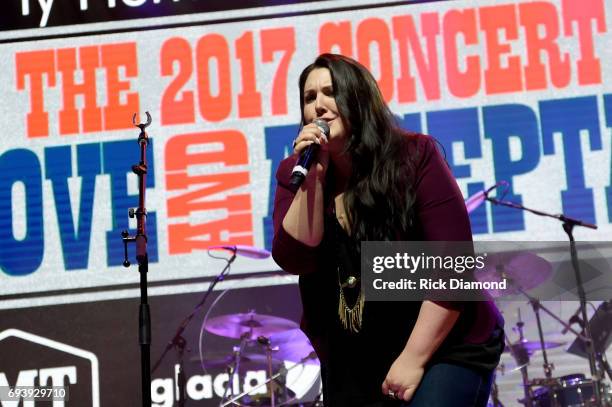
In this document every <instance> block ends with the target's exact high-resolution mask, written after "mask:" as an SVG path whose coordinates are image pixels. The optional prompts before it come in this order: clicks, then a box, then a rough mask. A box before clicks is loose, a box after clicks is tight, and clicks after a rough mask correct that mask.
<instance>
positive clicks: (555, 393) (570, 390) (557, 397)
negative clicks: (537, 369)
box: [533, 373, 609, 407]
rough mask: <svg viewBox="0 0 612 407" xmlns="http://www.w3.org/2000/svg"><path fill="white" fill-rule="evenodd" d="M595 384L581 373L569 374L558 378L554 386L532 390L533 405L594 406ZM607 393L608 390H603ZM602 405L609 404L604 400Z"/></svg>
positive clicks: (554, 406) (546, 406) (539, 406)
mask: <svg viewBox="0 0 612 407" xmlns="http://www.w3.org/2000/svg"><path fill="white" fill-rule="evenodd" d="M594 390H595V386H594V385H593V381H592V380H591V379H586V378H585V376H584V375H583V374H579V373H577V374H571V375H567V376H563V377H560V378H559V384H558V385H555V386H550V387H549V386H546V387H540V388H538V389H536V390H535V391H534V393H533V394H534V397H533V406H534V407H591V406H596V405H597V401H596V399H595V391H594ZM604 393H605V394H606V395H609V390H608V389H605V392H604ZM604 405H609V404H607V403H605V402H604Z"/></svg>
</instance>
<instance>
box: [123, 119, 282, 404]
mask: <svg viewBox="0 0 612 407" xmlns="http://www.w3.org/2000/svg"><path fill="white" fill-rule="evenodd" d="M134 117H135V116H134ZM147 117H148V118H150V117H149V115H148V113H147ZM145 127H146V126H145ZM141 130H142V132H144V128H141ZM219 248H221V249H223V250H227V251H230V252H231V253H232V255H231V257H229V258H224V257H217V256H214V255H212V254H211V253H210V250H213V249H219ZM254 253H257V255H254ZM208 255H209V256H211V257H213V258H216V259H221V260H225V261H226V262H227V264H226V265H225V267H224V268H223V270H221V273H219V274H218V275H217V276H216V277H215V279H214V280H213V281H212V282H211V284H210V285H209V287H208V290H207V291H206V293H205V294H204V295H203V296H202V299H201V300H200V302H199V303H197V304H196V306H195V307H194V308H193V310H192V311H191V312H190V313H189V315H187V316H186V317H185V318H184V319H183V321H181V323H180V324H179V326H178V328H177V330H176V332H175V334H174V336H173V338H172V339H171V340H170V341H168V343H167V345H166V348H165V349H164V351H163V352H162V354H161V355H160V357H159V358H158V359H157V362H155V364H154V365H153V368H152V369H151V371H150V374H153V373H154V372H155V371H156V370H157V368H158V367H159V366H160V365H161V362H162V361H163V360H164V358H165V357H166V354H168V352H169V351H170V349H172V348H174V349H176V351H177V365H178V371H176V372H175V374H176V376H177V383H179V400H178V405H179V406H183V405H185V400H186V399H185V387H184V385H185V383H184V378H185V373H184V362H183V354H184V351H185V347H186V345H187V341H186V339H185V338H184V337H183V336H182V335H183V332H184V331H185V329H186V328H187V326H188V325H189V323H190V322H191V320H192V319H193V318H194V317H195V315H196V313H197V312H198V311H199V310H200V308H202V307H203V306H204V304H205V303H206V300H207V299H208V297H209V296H210V294H211V293H212V291H213V289H214V288H215V286H216V285H217V283H219V282H220V281H223V280H224V279H225V277H226V276H227V275H228V274H229V272H230V267H231V265H232V263H233V262H234V260H236V257H237V256H238V255H241V256H246V257H250V258H258V259H263V258H266V257H270V255H271V253H270V252H269V251H267V250H263V249H257V248H254V247H249V246H223V247H213V248H209V250H208ZM149 382H150V380H149ZM149 387H150V386H149Z"/></svg>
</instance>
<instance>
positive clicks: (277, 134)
mask: <svg viewBox="0 0 612 407" xmlns="http://www.w3.org/2000/svg"><path fill="white" fill-rule="evenodd" d="M298 130H299V126H298V125H289V126H275V127H266V128H265V138H266V158H267V159H268V160H270V161H271V163H270V168H272V171H273V172H275V171H276V170H277V169H278V166H279V165H280V162H281V161H282V160H284V159H285V158H287V157H288V156H289V155H290V154H291V152H292V151H293V150H292V148H293V147H292V145H293V139H294V138H295V137H296V136H297V134H298ZM269 191H270V193H269V194H268V214H267V215H266V216H265V217H264V219H263V229H264V242H265V247H266V249H267V250H272V238H273V237H274V223H273V221H272V211H273V209H274V194H275V191H276V176H275V174H271V177H270V190H269Z"/></svg>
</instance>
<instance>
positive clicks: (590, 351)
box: [485, 192, 602, 406]
mask: <svg viewBox="0 0 612 407" xmlns="http://www.w3.org/2000/svg"><path fill="white" fill-rule="evenodd" d="M485 200H487V201H489V202H491V203H492V204H494V205H501V206H507V207H510V208H514V209H520V210H523V211H527V212H531V213H533V214H535V215H538V216H544V217H549V218H554V219H557V220H559V221H561V222H562V223H563V230H564V231H565V233H566V234H567V236H568V238H569V242H570V254H571V258H572V266H573V268H574V275H575V278H576V285H577V289H578V298H579V299H580V314H581V316H582V320H583V321H584V336H583V342H584V345H585V348H586V353H587V355H588V361H589V369H590V372H591V377H592V378H593V387H594V389H593V391H594V393H595V395H596V397H597V405H598V406H601V405H602V394H601V389H602V385H601V384H602V383H601V380H602V377H601V375H600V374H599V373H598V371H597V356H596V353H595V347H594V345H593V337H592V336H591V330H590V327H589V325H590V324H589V320H588V317H587V310H586V294H585V292H584V287H583V285H582V277H581V274H580V265H579V263H578V252H577V250H576V241H575V240H574V235H573V230H574V227H575V226H582V227H586V228H589V229H597V225H593V224H591V223H587V222H584V221H581V220H579V219H574V218H570V217H568V216H565V215H563V214H551V213H547V212H543V211H539V210H536V209H531V208H527V207H525V206H523V205H521V204H519V203H516V202H512V201H505V200H500V199H497V198H492V197H490V196H489V195H488V193H486V192H485ZM532 304H533V302H532ZM545 371H546V368H545Z"/></svg>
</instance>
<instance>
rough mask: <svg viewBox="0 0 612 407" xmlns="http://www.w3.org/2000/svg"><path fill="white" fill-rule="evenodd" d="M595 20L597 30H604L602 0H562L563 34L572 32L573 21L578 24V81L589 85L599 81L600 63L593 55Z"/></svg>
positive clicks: (603, 31)
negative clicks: (593, 26) (593, 23)
mask: <svg viewBox="0 0 612 407" xmlns="http://www.w3.org/2000/svg"><path fill="white" fill-rule="evenodd" d="M593 20H595V23H596V25H597V32H599V33H605V32H606V19H605V11H604V2H603V0H581V1H576V0H563V24H564V27H565V36H567V37H569V36H572V35H573V34H574V27H573V23H574V22H575V23H576V24H577V25H578V40H579V43H580V59H579V60H578V83H579V84H581V85H590V84H594V83H601V65H600V61H599V58H597V57H596V56H595V47H594V40H593V31H592V22H593Z"/></svg>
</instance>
